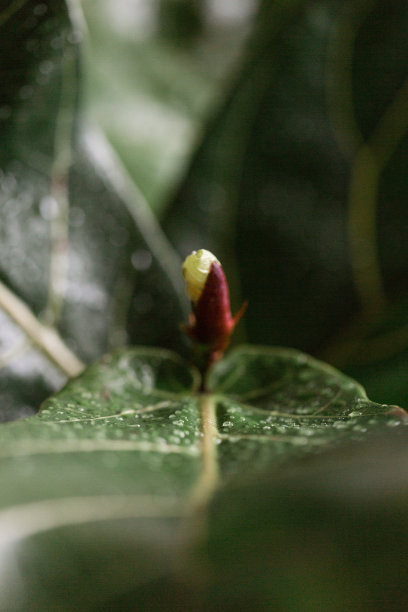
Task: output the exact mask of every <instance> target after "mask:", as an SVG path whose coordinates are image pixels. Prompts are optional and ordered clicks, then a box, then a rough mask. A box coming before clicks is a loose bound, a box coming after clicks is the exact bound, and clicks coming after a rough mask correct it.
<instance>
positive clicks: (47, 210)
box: [40, 196, 58, 221]
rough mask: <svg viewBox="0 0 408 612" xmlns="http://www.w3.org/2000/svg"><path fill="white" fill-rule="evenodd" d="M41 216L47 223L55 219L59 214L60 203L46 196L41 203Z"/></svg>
mask: <svg viewBox="0 0 408 612" xmlns="http://www.w3.org/2000/svg"><path fill="white" fill-rule="evenodd" d="M40 214H41V216H42V218H43V219H44V220H45V221H51V220H52V219H55V217H56V216H57V214H58V202H57V201H56V200H55V198H53V197H51V196H45V198H43V199H42V200H41V202H40Z"/></svg>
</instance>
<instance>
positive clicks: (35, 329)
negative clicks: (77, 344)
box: [0, 281, 85, 377]
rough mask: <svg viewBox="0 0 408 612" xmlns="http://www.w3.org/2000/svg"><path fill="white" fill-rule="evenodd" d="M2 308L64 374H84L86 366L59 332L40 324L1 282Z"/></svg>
mask: <svg viewBox="0 0 408 612" xmlns="http://www.w3.org/2000/svg"><path fill="white" fill-rule="evenodd" d="M0 308H2V309H3V310H4V312H5V313H6V314H7V315H8V316H9V317H10V319H12V320H13V321H14V322H15V323H16V324H17V325H18V326H19V327H20V328H21V329H22V330H23V331H24V332H25V334H26V335H27V337H28V338H29V340H30V341H31V342H33V344H35V345H36V346H37V347H38V348H39V349H40V350H41V351H42V352H43V353H44V355H46V356H47V357H48V359H50V361H52V362H53V363H54V364H55V365H56V366H57V367H58V368H59V369H60V370H62V371H63V372H64V374H66V375H67V376H68V377H73V376H77V375H78V374H80V373H81V372H82V370H83V369H84V367H85V366H84V364H83V363H82V361H80V360H79V359H78V357H77V356H76V355H75V354H74V353H73V352H72V351H71V350H70V349H69V348H68V347H67V345H66V344H65V343H64V341H63V340H62V338H61V337H60V336H59V334H58V332H57V331H56V330H55V329H54V328H52V327H48V326H46V325H44V324H43V323H40V321H39V320H38V319H37V318H36V316H35V315H34V314H33V313H32V312H31V310H30V309H29V308H28V306H27V305H26V304H25V303H24V302H23V301H22V300H21V299H20V298H19V297H17V296H16V295H15V294H14V293H12V292H11V291H10V289H8V288H7V287H6V285H4V284H3V283H2V282H1V281H0Z"/></svg>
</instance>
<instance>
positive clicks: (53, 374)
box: [0, 0, 185, 420]
mask: <svg viewBox="0 0 408 612" xmlns="http://www.w3.org/2000/svg"><path fill="white" fill-rule="evenodd" d="M81 37H82V33H81V30H80V29H79V27H78V25H77V20H76V4H75V3H71V2H69V3H68V4H66V3H65V2H63V1H62V0H57V1H55V2H52V3H39V2H35V1H32V0H27V1H22V2H12V3H8V6H7V7H2V8H1V9H0V41H1V42H0V57H1V59H0V77H1V83H2V87H1V94H0V95H1V99H0V280H1V287H0V289H1V291H0V367H1V369H0V420H9V419H13V418H17V417H19V416H24V415H26V414H30V413H32V412H33V411H34V410H35V409H36V408H37V407H38V405H39V403H40V401H42V400H43V399H44V398H45V397H47V396H48V395H49V394H50V393H51V392H52V391H54V390H55V389H57V388H58V387H60V386H61V385H62V383H63V382H64V380H66V377H67V375H68V376H70V375H72V374H75V373H77V372H78V371H80V369H81V367H82V362H86V361H90V360H92V359H94V358H95V357H98V356H100V355H101V354H102V353H103V352H104V351H105V350H106V349H107V347H109V346H117V345H119V344H123V343H124V342H126V340H128V339H129V338H130V339H137V340H138V341H139V342H142V343H144V344H149V343H152V344H155V343H156V344H158V345H161V344H164V345H168V346H174V348H176V347H177V345H178V346H179V347H180V346H182V341H181V338H180V334H179V332H178V328H177V323H176V322H177V321H179V320H183V319H184V318H185V315H184V313H183V309H184V308H185V297H184V294H183V286H182V281H181V279H179V278H178V276H177V275H174V274H173V270H175V269H176V268H177V267H178V265H179V260H178V257H177V256H176V255H175V254H174V252H173V251H172V249H171V248H170V247H169V245H168V243H167V241H166V239H165V238H164V236H163V234H162V232H161V231H160V229H159V227H158V225H157V223H156V221H155V219H154V218H153V217H152V215H151V213H150V211H149V209H148V207H147V204H146V202H145V201H144V199H143V197H142V196H141V194H140V192H139V191H138V189H137V187H136V186H135V185H134V184H133V183H132V181H131V180H130V179H129V178H128V177H127V175H126V172H125V171H124V170H123V168H122V167H121V164H120V163H119V162H118V160H117V159H116V158H115V155H114V154H113V153H112V151H111V150H110V148H109V145H108V144H107V143H106V141H105V140H104V139H103V137H102V136H101V135H100V134H99V133H98V132H97V131H95V130H93V131H92V130H89V129H88V128H87V126H86V125H84V124H83V122H81V121H80V118H79V116H78V112H77V98H78V91H79V70H78V62H79V58H78V44H79V42H80V40H81ZM153 304H156V305H160V304H166V308H162V309H160V310H159V312H158V316H157V317H156V318H155V320H154V324H153V321H152V318H151V317H150V311H151V309H152V305H153ZM129 317H130V319H129ZM128 320H131V323H130V325H129V327H128ZM170 321H171V323H170V324H169V322H170Z"/></svg>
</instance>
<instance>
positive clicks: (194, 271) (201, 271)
mask: <svg viewBox="0 0 408 612" xmlns="http://www.w3.org/2000/svg"><path fill="white" fill-rule="evenodd" d="M215 261H216V262H217V263H218V264H219V265H221V264H220V262H219V261H218V259H217V258H216V257H215V255H213V254H212V253H210V251H206V250H205V249H200V250H199V251H193V252H192V253H191V254H190V255H188V257H186V259H185V260H184V263H183V276H184V278H185V281H186V289H187V294H188V297H189V298H190V300H191V301H192V302H193V304H196V303H197V302H198V300H199V299H200V295H201V293H202V290H203V289H204V285H205V281H206V280H207V276H208V273H209V271H210V268H211V265H212V264H213V263H214V262H215Z"/></svg>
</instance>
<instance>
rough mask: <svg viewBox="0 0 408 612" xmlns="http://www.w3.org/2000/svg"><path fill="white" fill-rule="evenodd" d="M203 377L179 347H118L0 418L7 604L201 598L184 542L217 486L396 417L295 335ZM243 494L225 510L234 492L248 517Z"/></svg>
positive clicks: (190, 550) (201, 528) (194, 539)
mask: <svg viewBox="0 0 408 612" xmlns="http://www.w3.org/2000/svg"><path fill="white" fill-rule="evenodd" d="M199 378H200V377H199V374H198V372H197V371H196V370H195V369H194V368H192V367H190V366H188V364H187V363H186V362H184V361H183V360H182V359H181V358H180V357H178V356H177V355H176V354H174V353H171V352H168V351H163V350H162V351H160V350H158V349H153V348H150V349H149V348H134V349H127V350H121V351H119V352H116V353H115V354H113V355H111V356H107V357H105V358H103V359H102V360H101V361H99V362H97V363H95V364H94V365H92V366H90V367H89V369H88V370H86V372H84V374H82V375H81V376H80V377H79V378H78V379H76V380H73V381H71V382H70V383H69V384H68V385H67V386H66V387H65V388H64V389H63V390H62V391H61V392H60V393H59V394H57V395H56V396H54V397H53V398H50V399H49V400H48V401H47V402H46V403H45V404H44V405H43V408H42V410H41V412H40V413H39V415H37V416H34V417H30V418H27V419H24V420H22V421H19V422H16V423H10V424H6V425H3V426H2V427H1V428H0V439H1V444H0V446H1V453H0V454H1V456H2V461H3V467H2V470H1V474H0V486H1V490H2V492H3V493H2V497H1V510H0V550H1V551H2V552H4V553H6V552H7V567H6V568H5V570H4V572H3V573H2V575H1V579H2V583H1V585H0V586H1V589H0V602H1V607H2V608H3V609H9V608H10V606H11V605H13V607H14V609H15V610H25V609H27V607H30V606H31V607H32V606H33V605H36V606H37V607H42V608H44V609H64V610H65V609H72V607H73V606H77V605H79V604H81V608H82V609H84V610H88V609H98V610H99V609H109V605H111V606H112V605H113V603H116V605H118V606H119V607H120V609H134V606H135V605H136V604H137V605H138V606H141V607H143V606H145V609H147V606H149V608H148V609H154V610H155V609H160V606H162V605H163V601H166V597H165V595H164V594H165V593H167V594H168V595H167V597H168V601H167V607H168V609H173V606H175V603H176V602H180V601H184V600H185V601H186V602H188V603H186V604H185V605H186V606H187V607H185V608H184V609H191V605H192V603H191V602H192V601H196V602H197V604H196V605H198V606H199V605H200V599H201V597H202V593H201V591H200V588H199V584H200V580H202V579H203V578H204V577H205V576H204V574H203V572H205V564H202V563H201V561H200V560H199V561H198V564H197V565H196V564H195V563H194V562H193V559H194V556H195V552H194V551H196V550H197V546H199V547H201V546H202V543H203V540H202V538H203V537H204V534H205V520H206V513H205V508H206V506H207V504H208V503H209V502H210V501H211V499H212V497H213V495H214V494H216V493H217V491H219V490H223V489H224V488H225V487H226V486H227V485H228V483H229V482H230V481H231V479H232V480H234V478H237V477H238V478H239V479H240V482H242V479H243V478H244V480H245V478H249V479H251V478H253V477H254V474H256V473H257V472H258V473H259V472H260V471H261V470H262V469H263V468H265V467H268V468H270V470H272V473H274V474H282V473H284V472H283V469H284V466H286V470H289V472H290V470H293V469H297V468H296V466H301V465H303V466H304V468H303V469H305V470H306V471H307V462H306V463H305V461H304V459H305V458H306V457H307V456H310V457H313V456H314V455H316V453H319V454H320V456H321V457H323V456H324V455H323V453H322V451H323V450H325V449H326V448H330V447H332V446H341V442H343V441H350V440H359V441H362V440H364V439H366V438H367V437H368V436H369V433H370V432H372V433H375V432H381V431H383V430H384V428H385V427H386V426H390V427H394V426H398V425H401V423H402V420H401V417H400V416H399V412H398V410H397V411H395V410H394V411H393V410H392V409H390V407H389V406H380V405H378V404H374V403H372V402H370V401H369V400H367V398H366V395H365V393H364V391H363V389H362V388H361V387H360V386H359V385H358V384H357V383H355V382H354V381H352V380H351V379H349V378H347V377H345V376H343V375H341V374H340V373H339V372H337V371H335V370H333V369H332V368H330V367H329V366H326V365H325V364H323V363H320V362H317V361H315V360H314V359H312V358H310V357H307V356H306V355H304V354H301V353H298V352H296V351H289V350H286V349H272V348H269V349H268V348H262V347H242V348H241V349H239V350H236V351H235V352H232V353H231V355H230V356H227V357H226V358H225V359H224V360H222V361H221V362H219V363H218V364H217V366H216V367H215V369H214V370H213V373H212V376H211V378H210V387H211V389H212V392H211V393H209V394H200V393H197V391H196V390H197V388H198V386H199V384H200V379H199ZM300 458H302V459H303V461H302V462H300V461H299V459H300ZM246 486H248V485H246ZM244 491H245V489H244ZM269 496H270V492H269V491H268V493H267V495H266V499H269ZM254 499H256V497H254ZM242 501H243V503H242V504H241V505H240V504H238V505H236V506H235V509H234V512H235V514H234V515H232V521H234V520H235V516H236V514H237V513H240V510H241V508H242V512H243V513H244V514H243V515H242V517H241V519H242V520H244V517H246V518H245V520H249V521H253V520H254V519H253V514H251V515H248V514H246V507H247V506H248V504H249V500H248V501H244V499H243V500H242ZM228 503H229V502H228ZM299 511H300V510H299ZM258 517H259V515H258ZM269 520H270V519H269V517H264V524H265V525H269ZM221 521H222V524H224V523H223V521H224V518H223V515H222V517H221ZM258 526H259V523H258ZM237 535H238V532H237ZM245 537H246V536H245ZM250 561H251V562H252V559H251V557H250ZM201 586H202V585H201ZM229 586H230V585H229V584H228V588H229ZM249 587H250V585H249ZM200 593H201V594H200ZM129 594H130V595H129ZM217 597H218V594H217ZM156 598H157V599H156ZM163 598H164V599H163ZM190 598H191V599H190ZM125 605H126V606H130V605H132V606H133V607H132V608H128V607H123V606H125ZM254 609H256V608H254Z"/></svg>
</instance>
